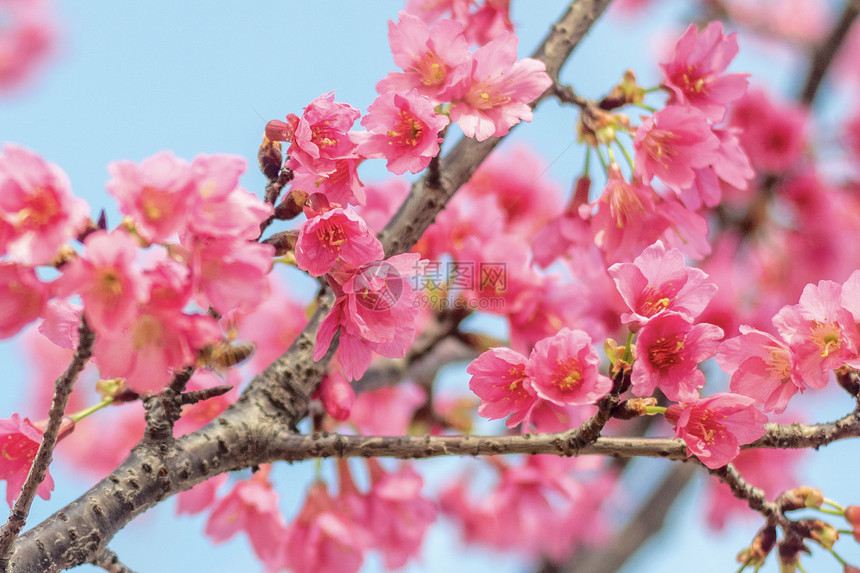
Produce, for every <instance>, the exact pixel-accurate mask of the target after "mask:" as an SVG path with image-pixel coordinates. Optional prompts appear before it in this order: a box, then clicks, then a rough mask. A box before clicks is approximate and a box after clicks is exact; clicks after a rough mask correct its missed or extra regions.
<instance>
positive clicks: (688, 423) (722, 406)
mask: <svg viewBox="0 0 860 573" xmlns="http://www.w3.org/2000/svg"><path fill="white" fill-rule="evenodd" d="M754 402H755V400H754V399H753V398H750V397H748V396H741V395H740V394H729V393H722V394H714V395H713V396H710V397H708V398H704V399H701V400H697V401H695V402H691V403H681V404H676V405H672V406H669V407H668V408H667V409H666V420H668V421H669V422H671V423H673V424H675V436H676V437H678V438H681V439H682V440H684V443H685V444H686V445H687V456H691V455H695V456H696V457H697V458H699V460H701V462H702V463H703V464H705V465H706V466H708V467H709V468H711V469H716V468H719V467H722V466H724V465H726V464H727V463H729V462H731V461H732V460H733V459H734V458H735V457H737V455H738V453H740V447H739V445H740V444H749V443H752V442H754V441H756V440H757V439H759V438H760V437H762V436H763V435H764V433H765V431H766V430H765V427H764V425H765V423H766V422H767V416H765V415H764V414H762V413H761V412H759V411H758V410H757V409H756V408H755V406H753V403H754Z"/></svg>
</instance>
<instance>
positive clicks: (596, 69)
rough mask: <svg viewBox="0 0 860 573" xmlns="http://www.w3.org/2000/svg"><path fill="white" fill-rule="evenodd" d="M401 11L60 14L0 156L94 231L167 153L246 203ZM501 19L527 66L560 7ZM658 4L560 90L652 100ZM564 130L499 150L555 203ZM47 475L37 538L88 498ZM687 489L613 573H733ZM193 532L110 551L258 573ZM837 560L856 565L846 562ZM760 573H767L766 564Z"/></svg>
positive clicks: (845, 451)
mask: <svg viewBox="0 0 860 573" xmlns="http://www.w3.org/2000/svg"><path fill="white" fill-rule="evenodd" d="M402 4H403V2H401V1H393V0H376V1H374V2H345V1H332V0H326V1H316V2H274V1H257V0H254V1H246V2H241V3H239V2H233V3H226V2H221V3H204V2H170V1H167V0H151V1H149V2H135V3H131V2H91V3H85V2H63V3H61V4H60V6H59V10H60V14H59V21H60V23H61V28H62V30H63V39H62V45H61V49H60V53H59V56H58V57H57V58H55V60H54V61H53V63H52V65H51V66H50V67H49V69H48V70H47V72H46V73H44V74H43V76H42V77H41V78H40V79H39V80H38V81H37V82H36V83H35V86H34V88H33V89H31V90H28V91H26V92H24V93H22V94H21V95H20V96H18V97H15V98H12V99H8V98H7V99H5V100H0V140H2V141H4V142H6V141H9V142H15V143H18V144H21V145H24V146H26V147H29V148H31V149H34V150H36V151H37V152H39V153H40V154H42V156H43V157H45V158H47V159H48V160H50V161H53V162H55V163H57V164H59V165H60V166H61V167H62V168H63V169H64V170H65V171H66V172H67V173H68V174H69V176H70V178H71V181H72V185H73V189H74V191H75V192H76V193H77V194H78V195H80V196H83V197H85V198H86V199H87V200H88V201H89V203H90V205H91V207H92V213H93V216H96V215H97V214H98V211H99V210H100V209H101V208H102V207H106V208H107V212H108V215H109V218H110V220H111V221H113V222H114V224H115V222H116V221H117V220H118V219H117V217H116V214H117V211H116V209H115V207H114V206H113V203H112V202H111V200H110V199H109V197H108V196H107V195H106V193H105V191H104V183H105V181H106V180H107V171H106V166H107V164H108V163H109V162H111V161H114V160H117V159H131V160H135V161H140V160H141V159H143V158H145V157H148V156H150V155H152V154H154V153H156V152H158V151H160V150H163V149H170V150H172V151H173V152H174V153H175V154H177V155H178V156H180V157H184V158H186V159H191V158H192V157H194V156H195V155H197V154H199V153H216V152H220V153H234V154H238V155H242V156H244V157H245V158H246V159H247V160H248V162H249V166H250V168H249V172H248V173H247V174H246V176H245V177H244V179H243V184H244V186H245V187H246V188H247V189H249V190H252V191H254V192H261V191H262V188H263V178H262V176H260V175H259V174H258V172H257V171H256V168H255V155H256V150H257V146H258V145H259V142H260V138H261V135H262V131H263V126H264V125H265V122H266V121H267V120H269V119H283V116H284V115H286V114H287V113H291V112H293V113H300V111H301V108H302V107H303V106H305V105H306V104H307V103H308V102H309V101H311V100H312V99H313V98H315V97H317V96H318V95H320V94H323V93H325V92H328V91H330V90H332V89H336V90H337V99H338V101H345V102H348V103H350V104H352V105H353V106H355V107H356V108H359V109H361V110H365V109H366V108H367V106H368V105H369V104H370V103H371V101H373V99H374V97H375V92H374V85H375V83H376V82H377V81H378V80H379V79H380V78H382V77H383V76H384V75H385V74H386V73H388V72H389V71H392V70H393V69H394V67H393V62H392V60H391V55H390V53H389V49H388V43H387V36H386V31H387V27H386V22H387V20H388V19H389V18H396V14H397V11H398V10H399V9H400V7H401V6H402ZM512 4H513V20H514V22H515V23H516V24H517V25H518V32H519V36H520V55H521V56H525V55H528V54H529V53H530V52H531V51H532V50H533V48H534V47H535V46H536V45H537V43H538V42H539V40H540V38H541V37H542V36H543V34H544V33H545V31H546V27H547V24H548V23H549V22H550V21H552V20H553V19H554V18H556V17H557V16H558V15H559V14H560V13H561V11H562V9H563V7H564V5H565V4H566V2H563V1H559V0H553V1H550V0H545V1H541V2H534V1H526V0H512ZM659 4H660V9H659V11H658V12H657V13H656V14H653V13H649V15H648V17H647V18H646V19H644V20H619V19H614V20H609V21H603V22H602V23H601V24H600V25H598V26H597V27H596V28H595V30H594V33H593V34H592V35H591V36H590V37H589V38H588V39H587V41H586V42H585V44H584V45H583V46H582V49H580V50H579V51H578V52H576V54H575V55H574V57H573V59H572V61H571V62H570V64H569V65H568V66H567V68H566V69H565V71H564V73H563V80H565V81H566V82H568V83H570V84H572V85H574V86H575V87H576V88H577V90H578V91H580V92H581V93H583V94H584V95H586V96H597V95H600V94H601V93H603V92H605V91H606V90H608V89H609V88H610V87H611V86H612V85H613V84H614V83H615V82H616V81H617V80H618V78H620V76H621V73H622V72H623V71H624V70H625V69H627V68H632V69H634V70H636V72H637V76H638V77H639V78H640V80H641V81H642V83H643V84H649V81H650V83H652V84H653V83H656V80H657V77H658V76H657V69H656V67H655V65H654V64H653V62H654V60H653V58H651V56H652V54H654V53H656V50H657V48H658V46H657V45H655V43H654V42H653V41H652V40H651V39H650V38H651V37H652V35H653V34H654V33H655V32H658V31H659V30H676V31H677V30H682V29H683V27H685V25H686V22H683V23H682V22H681V20H680V18H681V16H679V14H680V13H683V12H684V10H685V4H686V3H684V2H678V1H663V2H659ZM741 45H742V47H743V46H744V42H743V38H742V39H741ZM772 64H773V62H770V63H769V64H768V63H766V64H762V63H761V62H755V61H754V60H753V59H752V57H745V56H742V57H741V58H740V60H739V61H738V62H736V64H735V65H734V66H733V69H734V70H735V71H752V72H753V73H754V74H755V76H756V81H760V82H761V83H767V84H769V85H776V86H785V87H786V88H789V87H792V86H793V83H794V81H795V80H794V79H793V78H794V77H795V76H796V75H797V74H798V73H802V72H803V70H792V69H791V68H787V67H782V66H780V65H772ZM575 120H576V116H575V114H574V112H573V111H571V110H570V109H561V108H559V106H557V105H555V104H554V103H552V102H548V103H547V104H545V105H544V106H543V107H542V108H541V109H540V110H539V112H538V113H537V114H536V118H535V122H534V123H533V124H532V125H527V126H521V127H519V128H517V130H516V131H515V134H514V136H513V137H512V138H511V139H515V140H520V141H527V142H529V143H530V144H532V145H534V146H535V147H536V148H537V150H538V151H539V152H540V153H541V154H542V155H543V156H544V158H545V159H546V160H547V161H554V163H553V165H552V167H551V169H550V171H549V172H548V174H547V177H550V178H552V179H554V180H556V181H558V182H561V184H562V186H563V187H564V188H567V187H569V185H570V182H571V181H572V178H573V177H574V176H575V175H576V174H577V172H578V169H579V167H580V165H581V159H582V157H583V152H582V150H581V148H579V147H578V146H574V147H569V146H570V144H571V143H572V142H573V140H574V138H575V134H574V125H575ZM509 143H510V142H508V143H506V145H508V144H509ZM374 163H375V165H372V166H369V167H367V168H365V166H363V169H365V170H364V171H363V172H362V173H363V177H364V178H365V179H366V180H374V179H379V178H381V177H383V176H384V170H383V162H381V161H378V162H374ZM0 359H2V361H3V364H4V365H5V367H6V372H7V379H6V383H4V384H3V385H2V386H0V416H8V415H9V414H11V412H13V411H19V410H20V409H21V408H22V407H23V405H24V397H23V394H21V390H20V388H21V387H24V386H25V385H26V383H27V379H28V372H27V371H26V369H25V368H24V365H22V364H20V359H19V357H18V355H17V350H16V347H15V344H14V342H12V343H7V344H4V345H2V346H0ZM848 407H849V406H848V404H847V403H846V404H843V405H841V406H837V407H835V408H830V409H822V410H821V413H820V415H818V416H816V417H818V418H819V419H832V418H835V417H836V416H838V415H841V413H842V411H841V410H842V409H847V408H848ZM25 413H27V414H30V415H32V416H35V417H39V414H38V413H29V412H25ZM818 456H819V458H820V459H821V460H822V463H820V464H817V465H816V466H815V467H810V468H809V472H808V474H807V475H808V477H809V481H810V483H812V484H813V485H817V486H819V487H823V488H825V493H826V494H827V495H828V496H830V497H832V498H834V499H838V500H840V501H846V502H851V501H854V502H860V495H858V494H857V491H856V485H855V484H856V477H855V476H856V475H858V470H860V462H858V461H857V460H858V459H860V457H858V456H857V455H856V446H854V447H853V448H852V445H848V444H844V443H843V444H838V445H836V446H831V447H829V448H826V449H825V450H824V451H823V452H821V453H820V454H818ZM846 459H850V460H853V461H849V462H846V461H845V460H846ZM835 461H839V465H836V464H835V463H832V462H835ZM451 465H452V464H451V463H450V462H449V461H434V462H427V463H426V464H422V465H421V466H420V467H421V468H422V469H423V471H425V475H426V476H427V481H428V483H429V484H431V487H432V486H433V485H438V484H439V483H440V482H441V481H442V479H441V476H442V475H443V474H444V473H445V472H446V471H447V470H448V469H449V468H450V467H451ZM664 467H665V464H664V463H661V462H656V463H647V464H643V465H642V470H641V471H642V473H643V476H644V475H645V474H648V475H649V476H652V475H653V473H655V472H659V471H662V469H663V468H664ZM836 468H841V469H840V470H838V471H837V469H836ZM54 472H55V478H56V481H57V483H58V487H57V491H56V492H55V495H54V497H53V499H52V500H51V501H50V502H43V501H41V500H37V502H36V504H35V506H36V507H35V510H34V513H33V520H34V522H35V520H37V519H40V518H41V517H43V516H45V515H47V514H48V513H50V512H51V511H52V510H53V509H56V508H57V507H59V504H62V503H65V502H66V501H69V500H71V499H73V498H74V497H77V495H79V494H80V493H82V492H83V491H84V488H85V487H86V484H85V483H84V482H81V481H78V480H75V479H74V478H72V477H69V474H68V472H63V471H62V468H61V467H60V468H56V469H55V470H54ZM309 475H310V464H306V465H305V466H304V467H302V466H291V467H283V468H278V470H277V471H276V473H275V477H276V478H277V477H279V476H280V477H281V478H282V479H281V482H282V483H283V484H284V486H283V487H282V488H281V491H282V495H283V496H284V498H285V500H284V507H285V509H286V510H289V508H294V507H295V503H296V501H295V500H293V499H292V498H291V497H290V494H289V489H290V487H294V484H296V483H306V482H307V480H308V479H309ZM647 479H653V477H648V478H647ZM290 483H292V484H293V486H290V485H289V484H290ZM700 489H701V480H699V481H697V482H696V483H695V484H694V486H693V487H692V488H690V489H689V490H688V492H687V493H686V494H685V496H684V497H683V498H682V499H681V502H682V503H679V504H678V505H677V506H676V508H675V510H674V512H673V514H672V524H671V525H670V526H669V527H668V528H667V530H666V532H665V534H664V535H663V536H662V537H659V538H658V539H657V540H656V541H655V542H653V543H652V544H650V545H649V546H648V547H647V548H646V549H645V550H644V551H643V552H641V554H640V555H639V556H638V557H637V558H636V559H635V560H634V561H631V562H630V563H629V564H628V566H627V568H626V569H625V571H628V572H629V573H632V572H633V571H636V572H637V573H652V572H655V573H656V572H658V571H661V572H662V571H684V570H689V569H691V567H693V565H695V568H696V570H698V571H702V572H710V571H714V572H716V571H731V570H733V569H734V568H735V567H734V561H733V556H734V554H735V553H736V552H737V551H738V550H740V549H741V548H742V547H744V546H745V545H746V544H748V543H749V541H750V539H751V537H752V534H753V532H754V531H755V530H756V529H757V528H758V526H759V525H760V523H759V521H757V520H755V519H753V520H751V521H749V522H747V523H746V524H743V525H739V526H738V527H733V528H731V531H730V532H729V533H725V534H720V535H714V534H711V533H709V532H708V531H707V530H706V529H704V528H703V526H702V521H703V520H702V519H701V518H700V517H699V515H698V514H697V507H696V504H695V503H694V502H695V500H696V499H697V497H696V495H697V492H698V491H699V490H700ZM852 496H855V497H853V498H852ZM202 528H203V521H202V519H200V518H198V519H191V518H184V517H183V518H175V517H174V516H173V503H172V502H168V503H165V504H162V506H161V507H158V508H156V509H155V510H152V511H151V512H149V513H148V514H146V515H144V516H143V517H142V518H140V519H138V520H137V522H135V523H133V524H131V525H130V526H128V527H127V528H126V529H125V530H123V531H122V532H120V534H119V535H118V536H117V537H116V539H115V540H114V541H113V542H112V543H111V547H112V548H114V549H115V550H116V551H117V552H118V553H119V555H120V556H121V557H122V559H123V560H124V561H126V563H127V564H128V565H129V566H131V567H132V568H133V569H135V570H138V571H156V570H157V571H184V570H187V569H186V567H187V565H186V564H189V563H194V569H195V570H198V571H208V572H215V573H218V572H223V573H228V572H235V571H255V570H258V565H257V564H256V560H255V559H254V558H253V557H252V556H251V554H250V549H249V546H248V544H247V542H246V540H245V538H244V537H243V536H239V537H237V538H234V540H232V541H231V542H229V543H226V544H224V545H220V546H212V545H211V544H210V543H209V541H208V540H206V539H205V538H204V537H203V536H202V535H201V532H202ZM846 554H847V555H853V556H854V558H855V564H860V559H858V558H857V557H858V555H860V552H858V551H854V552H853V554H852V553H848V552H846ZM423 555H424V557H423V560H422V562H421V563H418V564H413V565H412V566H411V567H409V568H407V569H406V570H407V571H437V570H443V569H445V570H449V571H467V570H468V571H488V570H493V571H496V572H497V573H506V572H511V573H513V572H516V571H529V570H530V568H529V567H528V566H527V565H526V564H524V563H523V562H521V561H518V560H516V559H511V558H508V557H506V556H499V555H498V554H497V553H496V552H487V551H480V550H478V551H473V550H471V549H469V550H466V549H465V548H464V547H462V546H460V545H458V544H457V542H456V531H454V530H452V529H451V528H449V527H446V526H441V527H436V528H435V529H434V530H433V533H432V534H431V536H430V537H429V539H428V542H427V543H426V545H425V548H424V552H423ZM820 563H821V565H820V566H819V565H814V566H813V568H814V570H816V571H838V570H840V569H839V568H837V567H835V566H834V561H833V560H832V559H829V558H826V557H825V558H824V559H822V560H820ZM80 570H81V571H84V570H95V569H94V568H90V567H89V566H85V567H82V568H81V569H80ZM376 570H380V562H379V560H378V559H376V558H371V559H369V560H368V562H367V565H366V567H365V571H376ZM768 570H771V571H775V570H776V569H775V567H774V564H773V563H771V564H770V565H769V568H768Z"/></svg>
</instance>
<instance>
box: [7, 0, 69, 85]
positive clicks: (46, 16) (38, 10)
mask: <svg viewBox="0 0 860 573" xmlns="http://www.w3.org/2000/svg"><path fill="white" fill-rule="evenodd" d="M50 6H51V3H50V2H41V1H35V0H34V1H30V2H3V3H2V5H0V20H2V21H3V26H2V31H0V92H11V91H14V90H16V89H19V88H21V87H22V86H24V85H26V84H27V83H28V82H29V81H30V80H31V79H32V77H33V76H34V75H35V73H36V71H37V70H38V69H39V68H41V67H42V66H43V65H44V63H45V61H46V60H47V59H48V56H49V55H50V54H51V52H52V51H53V49H54V44H56V43H57V38H56V36H57V30H56V26H55V24H54V22H53V20H54V17H53V15H52V14H51V10H50Z"/></svg>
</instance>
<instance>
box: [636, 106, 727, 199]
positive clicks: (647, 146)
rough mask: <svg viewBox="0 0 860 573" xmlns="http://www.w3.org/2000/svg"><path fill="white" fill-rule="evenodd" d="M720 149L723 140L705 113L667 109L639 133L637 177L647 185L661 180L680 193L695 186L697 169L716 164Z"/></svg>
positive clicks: (644, 124) (687, 108)
mask: <svg viewBox="0 0 860 573" xmlns="http://www.w3.org/2000/svg"><path fill="white" fill-rule="evenodd" d="M719 146H720V140H719V139H718V138H717V136H716V135H714V133H713V132H712V131H711V126H710V125H709V124H708V118H707V116H705V114H704V113H702V112H701V111H699V110H698V109H696V108H693V107H688V106H679V105H669V106H666V107H665V108H663V109H662V110H660V111H658V112H657V113H655V114H654V115H652V116H651V117H648V118H645V119H644V120H643V121H642V125H640V126H639V127H638V128H637V129H636V137H635V139H634V140H633V147H634V149H635V150H636V155H635V157H634V162H635V173H636V176H637V177H641V178H642V179H643V180H644V181H645V182H650V181H651V179H652V178H653V177H659V178H660V180H661V181H662V182H663V183H665V184H666V186H667V187H669V188H670V189H672V190H673V191H675V192H676V193H677V192H680V191H681V189H684V188H686V187H689V186H691V185H692V184H693V183H694V181H695V179H696V173H695V171H694V169H698V168H702V167H707V166H708V165H710V164H711V163H712V162H713V161H715V160H716V153H715V152H716V150H717V148H718V147H719Z"/></svg>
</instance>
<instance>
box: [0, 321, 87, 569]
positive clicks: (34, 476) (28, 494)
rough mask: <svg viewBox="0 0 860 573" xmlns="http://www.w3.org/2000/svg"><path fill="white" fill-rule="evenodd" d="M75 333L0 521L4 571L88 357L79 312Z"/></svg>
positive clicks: (0, 565)
mask: <svg viewBox="0 0 860 573" xmlns="http://www.w3.org/2000/svg"><path fill="white" fill-rule="evenodd" d="M78 337H79V338H78V348H77V349H76V350H75V354H74V356H72V362H71V363H70V364H69V366H68V368H66V371H65V372H63V374H62V375H61V376H60V377H59V378H57V380H56V381H55V382H54V397H53V400H52V401H51V409H50V410H49V412H48V423H47V426H46V427H45V431H44V434H43V435H42V443H40V444H39V449H38V450H37V451H36V457H35V458H34V459H33V464H32V465H31V466H30V471H29V472H28V473H27V479H26V480H25V481H24V485H23V486H22V487H21V493H20V494H19V495H18V499H16V500H15V505H14V506H13V507H12V511H11V512H10V514H9V519H8V520H7V521H6V523H5V524H4V525H3V527H2V529H0V571H6V570H7V569H8V567H9V554H10V551H11V549H12V544H13V543H14V542H15V539H16V538H17V536H18V534H19V533H20V532H21V530H22V529H23V528H24V525H26V523H27V516H28V515H29V514H30V506H31V505H32V504H33V498H34V497H36V491H37V490H38V489H39V484H41V483H42V481H44V479H45V475H46V474H47V473H48V466H49V465H50V463H51V456H52V454H53V453H54V446H56V445H57V436H58V435H59V432H60V424H61V423H62V421H63V414H65V412H66V404H67V403H68V402H69V395H70V394H71V393H72V387H73V386H74V384H75V380H77V378H78V374H80V373H81V370H83V369H84V366H86V364H87V360H89V359H90V353H91V351H92V347H93V341H94V340H95V335H94V334H93V332H92V331H91V330H90V329H89V327H88V326H87V322H86V320H85V319H84V318H83V315H82V316H81V324H80V326H79V327H78ZM7 487H8V486H7Z"/></svg>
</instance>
